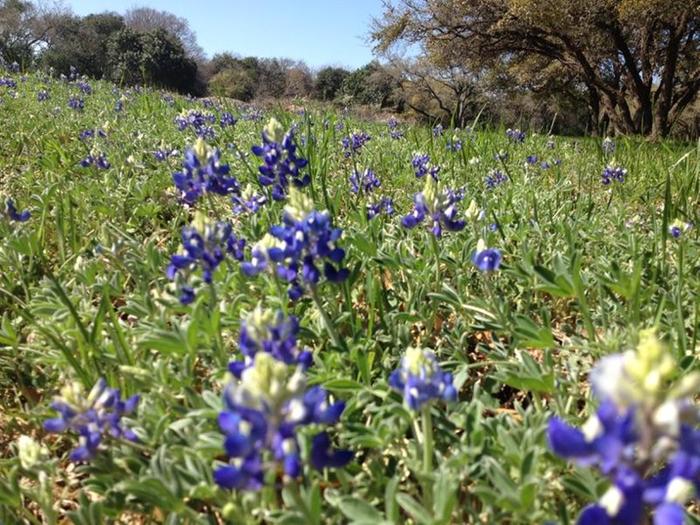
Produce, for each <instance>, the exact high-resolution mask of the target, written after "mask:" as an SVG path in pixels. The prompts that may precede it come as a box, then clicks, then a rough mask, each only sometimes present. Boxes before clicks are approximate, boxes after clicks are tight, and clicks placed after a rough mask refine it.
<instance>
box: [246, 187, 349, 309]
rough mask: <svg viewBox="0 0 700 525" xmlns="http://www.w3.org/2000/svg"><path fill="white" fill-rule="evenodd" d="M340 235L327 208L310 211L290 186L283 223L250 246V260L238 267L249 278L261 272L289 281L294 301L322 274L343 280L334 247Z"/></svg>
mask: <svg viewBox="0 0 700 525" xmlns="http://www.w3.org/2000/svg"><path fill="white" fill-rule="evenodd" d="M341 235H342V230H340V229H339V228H334V227H333V225H332V224H331V217H330V214H329V213H328V212H327V211H322V212H319V211H316V210H314V208H313V203H312V202H311V200H310V199H309V198H308V197H306V196H305V195H303V194H302V193H301V192H299V191H298V190H296V189H294V188H292V189H290V192H289V203H288V204H287V206H285V208H284V215H283V224H280V225H277V226H273V227H272V228H271V229H270V233H268V234H266V235H265V237H263V238H262V239H261V240H260V241H259V242H258V243H256V244H255V245H254V246H253V249H252V256H251V259H250V261H246V262H244V263H243V264H242V265H241V269H242V270H243V272H244V273H245V274H246V275H248V276H251V277H252V276H255V275H258V274H259V273H261V272H264V271H268V272H270V273H273V274H275V275H277V276H278V277H280V278H281V279H283V280H284V281H286V282H287V283H289V290H288V294H289V297H290V298H291V299H292V300H296V299H298V298H299V297H301V295H303V293H304V291H305V290H306V289H307V288H308V287H315V286H317V285H318V284H319V282H320V280H321V276H322V275H323V276H325V278H326V280H328V281H330V282H336V283H337V282H341V281H344V280H345V279H347V277H348V276H349V274H350V272H349V271H348V270H347V269H345V268H342V267H340V265H341V264H342V262H343V259H344V258H345V250H343V249H342V248H340V247H338V246H336V243H337V241H338V240H339V239H340V236H341ZM318 265H322V268H323V273H321V270H320V269H319V268H318Z"/></svg>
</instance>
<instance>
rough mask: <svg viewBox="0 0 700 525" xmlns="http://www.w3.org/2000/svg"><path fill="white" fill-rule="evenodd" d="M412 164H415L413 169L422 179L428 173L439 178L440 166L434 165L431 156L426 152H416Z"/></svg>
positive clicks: (436, 178) (417, 176)
mask: <svg viewBox="0 0 700 525" xmlns="http://www.w3.org/2000/svg"><path fill="white" fill-rule="evenodd" d="M411 165H412V166H413V169H414V171H415V173H416V178H418V179H422V178H423V177H425V176H426V175H428V174H430V176H431V177H432V178H434V179H435V180H438V173H440V166H433V165H432V164H431V163H430V156H429V155H427V154H426V153H420V152H416V153H414V154H413V159H412V160H411Z"/></svg>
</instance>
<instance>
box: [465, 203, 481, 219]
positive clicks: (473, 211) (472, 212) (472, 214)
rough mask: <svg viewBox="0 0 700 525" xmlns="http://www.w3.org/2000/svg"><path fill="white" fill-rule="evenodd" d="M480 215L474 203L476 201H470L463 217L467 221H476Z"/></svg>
mask: <svg viewBox="0 0 700 525" xmlns="http://www.w3.org/2000/svg"><path fill="white" fill-rule="evenodd" d="M480 215H481V210H480V209H479V205H478V204H477V203H476V201H475V200H474V199H472V200H471V202H470V203H469V207H468V208H467V209H466V210H465V212H464V216H465V217H466V218H467V220H469V221H476V220H478V219H479V216H480Z"/></svg>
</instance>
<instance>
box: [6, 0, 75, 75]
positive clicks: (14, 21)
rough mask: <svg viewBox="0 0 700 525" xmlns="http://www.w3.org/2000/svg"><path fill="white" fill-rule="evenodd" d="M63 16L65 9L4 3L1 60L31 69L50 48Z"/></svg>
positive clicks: (13, 0) (15, 1) (19, 1)
mask: <svg viewBox="0 0 700 525" xmlns="http://www.w3.org/2000/svg"><path fill="white" fill-rule="evenodd" d="M63 13H64V11H63V10H62V9H61V8H59V7H56V6H52V5H48V4H46V5H43V4H42V5H35V4H33V3H32V2H29V1H26V0H0V60H1V61H4V62H6V63H8V64H11V63H13V62H17V63H18V64H20V65H22V66H24V67H26V66H29V65H30V64H31V63H32V62H33V60H34V56H35V54H36V53H37V52H38V50H39V49H40V48H41V47H42V46H44V45H46V40H47V37H48V33H49V31H50V29H51V27H52V25H53V22H54V20H55V18H56V17H61V16H63Z"/></svg>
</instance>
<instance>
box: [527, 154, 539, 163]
mask: <svg viewBox="0 0 700 525" xmlns="http://www.w3.org/2000/svg"><path fill="white" fill-rule="evenodd" d="M525 162H527V163H528V164H537V155H528V156H527V159H525Z"/></svg>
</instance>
